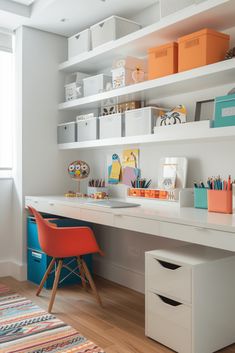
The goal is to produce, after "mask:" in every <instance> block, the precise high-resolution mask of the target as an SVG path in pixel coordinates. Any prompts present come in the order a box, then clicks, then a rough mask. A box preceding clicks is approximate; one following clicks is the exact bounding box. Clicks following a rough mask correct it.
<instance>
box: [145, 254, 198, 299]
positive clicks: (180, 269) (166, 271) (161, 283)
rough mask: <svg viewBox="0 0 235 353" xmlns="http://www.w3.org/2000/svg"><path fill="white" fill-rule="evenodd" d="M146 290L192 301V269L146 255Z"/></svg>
mask: <svg viewBox="0 0 235 353" xmlns="http://www.w3.org/2000/svg"><path fill="white" fill-rule="evenodd" d="M146 286H147V290H154V291H155V290H156V291H159V292H160V293H164V294H165V295H168V296H170V297H173V298H176V299H178V300H180V301H183V302H187V303H191V302H192V269H191V267H190V266H179V265H177V264H175V263H172V262H171V261H170V260H169V261H168V260H164V261H163V260H161V259H158V258H156V257H154V256H152V255H146Z"/></svg>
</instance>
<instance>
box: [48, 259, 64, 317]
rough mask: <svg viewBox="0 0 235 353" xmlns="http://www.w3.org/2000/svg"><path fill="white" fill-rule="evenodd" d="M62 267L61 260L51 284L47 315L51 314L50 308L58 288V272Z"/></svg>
mask: <svg viewBox="0 0 235 353" xmlns="http://www.w3.org/2000/svg"><path fill="white" fill-rule="evenodd" d="M62 267H63V260H59V262H58V267H57V270H56V274H55V279H54V283H53V288H52V293H51V299H50V303H49V307H48V312H49V313H51V310H52V307H53V304H54V301H55V296H56V291H57V287H58V283H59V279H60V272H61V269H62Z"/></svg>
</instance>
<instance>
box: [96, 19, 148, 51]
mask: <svg viewBox="0 0 235 353" xmlns="http://www.w3.org/2000/svg"><path fill="white" fill-rule="evenodd" d="M140 28H141V25H140V24H138V23H136V22H133V21H130V20H128V19H126V18H122V17H118V16H111V17H108V18H106V19H105V20H103V21H101V22H99V23H96V24H95V25H93V26H91V27H90V29H91V41H92V48H93V49H94V48H96V47H98V46H99V45H102V44H104V43H107V42H110V41H113V40H116V39H119V38H121V37H124V36H126V35H127V34H129V33H132V32H135V31H137V30H138V29H140Z"/></svg>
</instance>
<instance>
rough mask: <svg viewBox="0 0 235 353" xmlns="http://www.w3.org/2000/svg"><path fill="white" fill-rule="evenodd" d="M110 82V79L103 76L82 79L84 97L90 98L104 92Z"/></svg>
mask: <svg viewBox="0 0 235 353" xmlns="http://www.w3.org/2000/svg"><path fill="white" fill-rule="evenodd" d="M111 82H112V79H111V77H110V76H106V75H103V74H99V75H95V76H91V77H87V78H84V80H83V84H84V86H83V89H84V97H87V96H92V95H93V94H98V93H101V92H103V91H105V90H106V86H107V84H111Z"/></svg>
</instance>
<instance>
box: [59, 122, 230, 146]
mask: <svg viewBox="0 0 235 353" xmlns="http://www.w3.org/2000/svg"><path fill="white" fill-rule="evenodd" d="M229 140H232V141H235V126H229V127H221V128H211V129H210V128H208V129H198V130H197V129H195V130H193V129H190V130H189V131H188V132H187V134H186V133H185V130H184V129H182V132H181V133H177V135H175V136H174V137H173V138H172V135H171V136H169V137H167V136H164V137H161V136H160V135H158V134H152V135H141V136H128V137H121V138H112V139H104V140H94V141H85V142H73V143H65V144H59V145H58V146H59V149H60V150H73V149H97V148H100V149H101V148H104V147H116V146H120V147H122V146H127V145H141V144H155V143H167V144H169V143H181V142H203V141H229Z"/></svg>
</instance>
